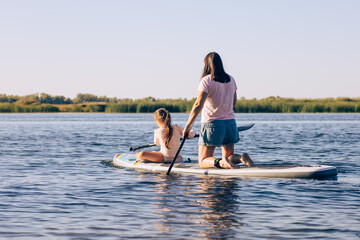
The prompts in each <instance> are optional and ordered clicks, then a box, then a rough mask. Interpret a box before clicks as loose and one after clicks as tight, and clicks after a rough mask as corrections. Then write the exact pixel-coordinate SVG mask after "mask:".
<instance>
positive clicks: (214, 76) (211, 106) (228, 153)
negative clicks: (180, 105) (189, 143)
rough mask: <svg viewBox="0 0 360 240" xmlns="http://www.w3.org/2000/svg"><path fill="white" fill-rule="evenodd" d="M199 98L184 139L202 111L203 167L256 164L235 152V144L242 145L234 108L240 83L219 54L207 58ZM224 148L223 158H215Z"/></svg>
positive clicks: (200, 155)
mask: <svg viewBox="0 0 360 240" xmlns="http://www.w3.org/2000/svg"><path fill="white" fill-rule="evenodd" d="M204 62H205V66H204V70H203V73H202V76H201V77H202V78H201V81H200V84H199V87H198V96H197V99H196V101H195V103H194V105H193V108H192V110H191V113H190V116H189V119H188V121H187V123H186V126H185V128H184V132H183V136H188V134H189V132H190V129H191V127H192V125H193V124H194V122H195V120H196V118H197V116H198V115H199V113H200V112H201V110H202V115H201V131H200V139H199V165H200V167H201V168H213V167H217V168H237V167H238V166H236V164H238V163H240V162H243V163H244V164H246V165H247V166H253V165H254V163H253V162H252V160H251V159H250V157H249V155H248V154H246V153H244V154H243V155H238V154H235V153H234V144H235V143H237V142H239V132H238V130H237V126H236V121H235V115H234V105H235V104H236V99H237V96H236V90H237V87H236V83H235V80H234V79H233V77H231V76H230V75H228V74H227V73H226V72H225V70H224V67H223V64H222V61H221V58H220V56H219V54H217V53H216V52H211V53H209V54H208V55H207V56H206V57H205V59H204ZM218 146H221V148H222V158H215V157H214V152H215V148H216V147H218Z"/></svg>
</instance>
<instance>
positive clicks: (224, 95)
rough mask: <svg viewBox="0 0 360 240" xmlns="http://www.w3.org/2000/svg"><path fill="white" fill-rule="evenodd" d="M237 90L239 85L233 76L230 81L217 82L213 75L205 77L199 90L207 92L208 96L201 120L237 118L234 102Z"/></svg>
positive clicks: (204, 121) (205, 121)
mask: <svg viewBox="0 0 360 240" xmlns="http://www.w3.org/2000/svg"><path fill="white" fill-rule="evenodd" d="M229 76H230V75H229ZM236 90H237V86H236V83H235V80H234V78H233V77H232V76H230V82H228V83H220V82H216V81H214V80H212V79H211V75H207V76H205V77H203V78H202V79H201V80H200V84H199V87H198V91H203V92H206V93H207V94H208V96H207V98H206V101H205V104H204V107H203V109H202V113H201V122H202V123H207V122H211V121H214V120H227V119H235V115H234V109H233V104H234V94H235V92H236Z"/></svg>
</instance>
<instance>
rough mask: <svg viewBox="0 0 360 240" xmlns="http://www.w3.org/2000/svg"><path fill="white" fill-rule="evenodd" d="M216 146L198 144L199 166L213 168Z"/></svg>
mask: <svg viewBox="0 0 360 240" xmlns="http://www.w3.org/2000/svg"><path fill="white" fill-rule="evenodd" d="M215 148H216V147H210V146H203V145H199V166H200V168H214V167H215V166H214V160H215V159H216V158H214V152H215Z"/></svg>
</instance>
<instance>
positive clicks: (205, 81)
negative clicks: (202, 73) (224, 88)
mask: <svg viewBox="0 0 360 240" xmlns="http://www.w3.org/2000/svg"><path fill="white" fill-rule="evenodd" d="M210 83H211V77H204V78H202V79H201V81H200V83H199V87H198V91H202V92H206V93H209V85H210Z"/></svg>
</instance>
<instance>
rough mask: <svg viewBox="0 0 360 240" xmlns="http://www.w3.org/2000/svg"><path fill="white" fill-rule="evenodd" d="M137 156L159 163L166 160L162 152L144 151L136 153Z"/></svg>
mask: <svg viewBox="0 0 360 240" xmlns="http://www.w3.org/2000/svg"><path fill="white" fill-rule="evenodd" d="M136 158H137V159H140V160H143V161H150V162H158V163H162V162H165V159H164V155H163V154H162V153H161V152H149V151H142V152H139V153H136Z"/></svg>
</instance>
